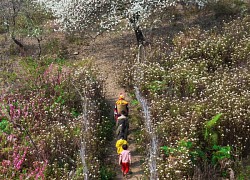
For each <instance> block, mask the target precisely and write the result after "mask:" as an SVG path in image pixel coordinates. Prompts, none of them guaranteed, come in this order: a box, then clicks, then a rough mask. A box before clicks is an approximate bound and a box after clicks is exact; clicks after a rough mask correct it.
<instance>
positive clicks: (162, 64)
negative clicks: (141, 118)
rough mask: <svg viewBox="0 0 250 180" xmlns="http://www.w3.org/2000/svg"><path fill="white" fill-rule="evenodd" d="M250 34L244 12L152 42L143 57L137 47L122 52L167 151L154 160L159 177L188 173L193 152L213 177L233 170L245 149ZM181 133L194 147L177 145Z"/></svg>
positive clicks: (202, 168) (131, 79)
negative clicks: (214, 24) (216, 25)
mask: <svg viewBox="0 0 250 180" xmlns="http://www.w3.org/2000/svg"><path fill="white" fill-rule="evenodd" d="M249 32H250V26H249V16H245V17H241V18H238V19H236V20H233V21H231V22H228V23H226V22H225V23H224V24H223V26H222V27H220V28H212V29H211V30H210V31H204V30H202V29H201V28H199V27H197V26H196V27H191V28H189V29H187V30H186V31H183V32H180V33H179V34H176V35H175V36H174V38H173V41H172V42H173V46H172V47H169V44H166V45H165V48H164V47H162V46H163V45H162V44H160V47H158V46H156V45H155V46H154V49H153V53H150V54H149V53H148V54H149V55H148V56H146V57H145V59H144V61H142V62H141V63H138V59H135V58H134V57H136V54H135V53H137V52H136V51H135V53H134V54H132V55H131V54H128V55H127V57H126V64H127V67H125V69H124V71H125V72H126V74H127V75H128V76H127V77H125V76H122V75H121V77H124V79H123V81H125V82H124V84H127V87H133V86H135V85H136V86H137V87H139V88H140V91H141V93H142V94H143V95H144V97H146V98H147V100H148V101H150V102H151V105H150V109H151V114H152V117H151V118H152V119H153V122H154V123H153V126H154V127H155V129H156V133H157V137H158V142H159V146H161V147H163V148H164V150H165V152H167V154H165V156H168V155H169V157H168V158H163V159H159V160H158V163H157V173H158V176H159V178H161V179H164V178H167V179H168V178H170V177H171V178H173V179H174V178H176V179H180V178H183V177H190V176H192V174H191V172H194V170H197V168H194V167H193V166H192V163H191V162H192V160H191V159H192V158H191V157H192V156H193V157H196V159H197V160H196V161H195V162H196V163H199V165H198V167H200V168H199V172H201V173H208V171H207V169H206V168H214V171H215V172H216V173H215V174H216V175H215V176H216V178H219V177H220V176H224V175H223V174H225V173H224V172H225V171H228V170H227V169H226V168H229V167H231V168H234V167H233V164H232V163H230V162H231V161H233V159H234V156H235V155H236V156H240V157H245V156H247V155H248V154H249V153H248V152H249V149H250V146H249V137H248V134H249V131H250V129H249V127H250V124H249V112H248V111H246V109H248V108H249V103H250V102H249V93H248V91H249V90H248V89H249V81H250V77H249V73H247V72H248V71H249V57H250V56H249V55H250V54H249V53H250V49H249ZM165 49H166V50H165ZM169 49H171V51H170V50H169ZM144 50H145V51H147V50H148V49H147V47H144ZM164 50H165V51H164ZM244 109H245V110H244ZM222 114H223V115H222ZM214 115H215V116H214ZM213 116H214V117H213ZM211 117H212V118H211ZM207 119H210V120H207ZM145 126H146V125H144V127H143V129H142V131H143V130H145V129H146V127H145ZM146 137H147V136H146ZM147 138H148V137H147ZM182 139H186V141H187V142H190V143H192V145H193V146H192V147H191V148H187V147H185V145H183V146H182V145H180V144H179V142H180V141H181V140H182ZM138 143H139V142H138ZM142 144H143V143H142ZM180 149H182V150H183V151H181V150H180ZM194 159H195V158H194ZM214 165H215V166H214ZM219 167H221V168H219ZM147 168H149V167H147ZM147 170H148V169H147ZM226 176H227V175H226ZM203 177H206V175H205V174H204V176H203Z"/></svg>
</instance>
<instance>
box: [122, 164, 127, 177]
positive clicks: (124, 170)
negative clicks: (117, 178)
mask: <svg viewBox="0 0 250 180" xmlns="http://www.w3.org/2000/svg"><path fill="white" fill-rule="evenodd" d="M122 172H123V174H128V172H129V163H128V162H127V163H123V162H122Z"/></svg>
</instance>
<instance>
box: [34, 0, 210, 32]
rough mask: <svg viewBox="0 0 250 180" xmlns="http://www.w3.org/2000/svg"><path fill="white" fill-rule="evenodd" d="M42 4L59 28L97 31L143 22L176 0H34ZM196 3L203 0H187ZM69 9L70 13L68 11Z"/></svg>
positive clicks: (201, 4) (202, 3) (142, 23)
mask: <svg viewBox="0 0 250 180" xmlns="http://www.w3.org/2000/svg"><path fill="white" fill-rule="evenodd" d="M34 2H37V3H39V4H42V5H43V6H44V7H45V9H46V10H47V11H51V12H52V13H53V15H54V16H55V17H56V18H57V22H58V23H59V24H60V27H61V30H65V31H72V32H85V33H86V30H90V31H89V32H95V33H96V34H97V35H98V34H100V33H101V32H102V31H104V30H114V28H115V27H117V25H118V24H122V23H124V21H126V22H127V24H128V25H131V26H133V28H134V30H135V29H136V27H138V26H141V25H146V24H147V19H148V17H149V16H150V15H151V14H152V13H153V12H156V11H158V12H160V11H163V10H164V8H166V7H169V6H174V5H176V3H177V2H178V1H175V0H173V1H167V0H162V1H154V0H146V1H137V0H133V1H128V0H126V1H120V0H112V1H101V0H98V1H91V0H81V1H78V3H77V4H76V3H75V2H74V1H67V2H63V1H60V2H58V1H56V0H55V1H51V0H34ZM191 2H193V3H194V4H195V3H197V4H198V5H199V6H204V4H205V3H206V1H204V0H199V1H191ZM72 12H73V13H72Z"/></svg>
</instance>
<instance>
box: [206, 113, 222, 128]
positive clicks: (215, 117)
mask: <svg viewBox="0 0 250 180" xmlns="http://www.w3.org/2000/svg"><path fill="white" fill-rule="evenodd" d="M221 115H222V113H219V114H217V115H216V116H214V117H213V118H212V119H211V120H210V121H208V122H207V123H206V127H207V128H212V127H214V126H215V125H216V123H217V121H218V120H219V119H220V117H221Z"/></svg>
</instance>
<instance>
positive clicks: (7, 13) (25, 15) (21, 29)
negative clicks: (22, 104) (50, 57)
mask: <svg viewBox="0 0 250 180" xmlns="http://www.w3.org/2000/svg"><path fill="white" fill-rule="evenodd" d="M33 5H34V4H33V2H32V1H31V0H11V1H9V0H3V1H1V2H0V6H1V9H0V19H1V21H0V23H1V25H2V27H3V28H4V30H5V32H7V33H8V34H9V35H10V37H11V39H12V40H13V42H14V43H15V44H16V45H18V47H19V48H20V50H21V52H22V53H24V51H25V50H26V49H25V48H26V47H25V44H24V43H23V42H22V38H23V37H32V38H35V39H36V40H37V42H38V48H39V52H38V56H40V55H41V41H42V35H43V31H44V29H43V26H42V24H43V22H44V20H45V19H46V18H45V17H46V16H47V15H46V14H45V13H43V12H42V11H41V10H39V9H38V8H34V6H33Z"/></svg>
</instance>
